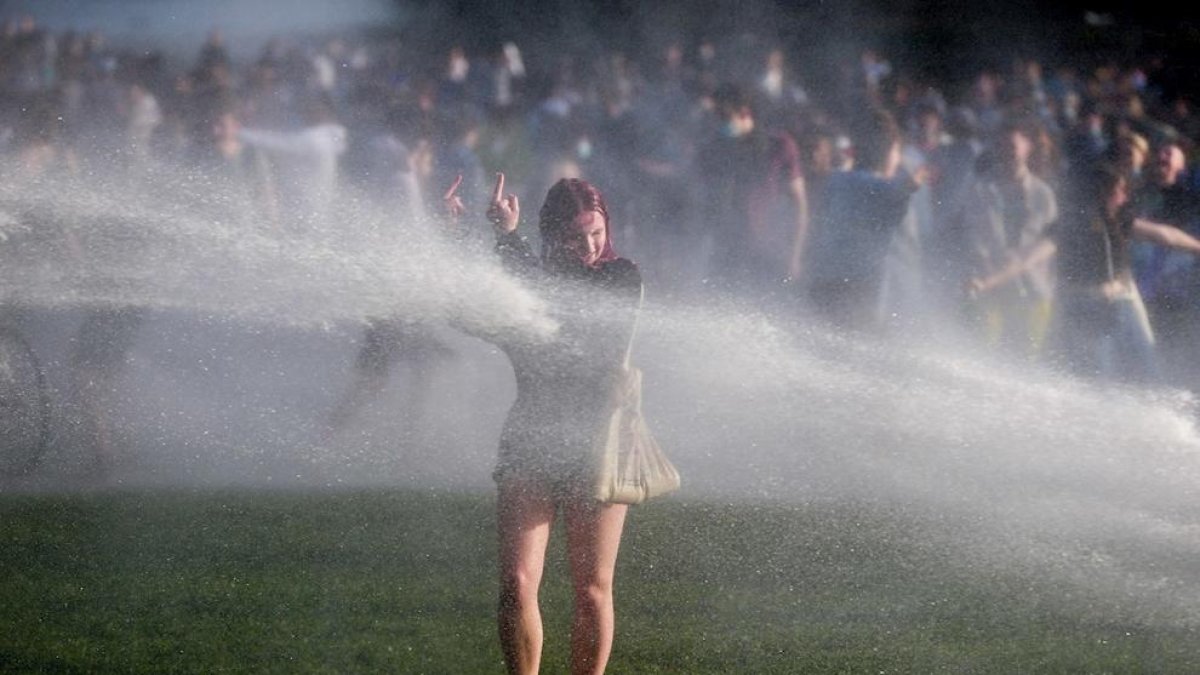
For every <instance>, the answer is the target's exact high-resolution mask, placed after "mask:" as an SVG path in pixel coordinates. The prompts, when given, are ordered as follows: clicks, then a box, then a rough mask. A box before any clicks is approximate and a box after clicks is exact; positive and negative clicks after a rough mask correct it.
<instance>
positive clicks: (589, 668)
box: [563, 499, 629, 675]
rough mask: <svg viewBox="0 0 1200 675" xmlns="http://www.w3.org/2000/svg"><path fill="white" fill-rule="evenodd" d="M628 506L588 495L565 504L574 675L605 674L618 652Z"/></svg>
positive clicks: (572, 670)
mask: <svg viewBox="0 0 1200 675" xmlns="http://www.w3.org/2000/svg"><path fill="white" fill-rule="evenodd" d="M628 508H629V507H627V506H625V505H624V504H603V503H600V502H595V501H591V500H586V499H580V500H570V501H567V502H566V503H564V505H563V515H564V516H565V519H566V526H567V556H568V559H569V560H570V563H571V580H572V586H573V588H574V590H575V616H574V619H573V620H572V622H571V672H572V673H573V674H574V675H582V674H583V673H603V672H604V668H605V666H606V665H607V664H608V656H609V654H610V653H611V652H612V643H613V631H614V614H613V572H614V570H615V568H616V565H617V548H618V547H619V546H620V543H621V530H622V529H623V528H624V526H625V512H626V511H627V510H628Z"/></svg>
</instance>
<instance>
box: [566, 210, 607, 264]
mask: <svg viewBox="0 0 1200 675" xmlns="http://www.w3.org/2000/svg"><path fill="white" fill-rule="evenodd" d="M607 243H608V227H607V223H606V222H605V220H604V214H602V213H600V212H599V211H584V212H583V213H580V214H579V215H577V216H575V220H573V221H571V224H570V225H568V226H567V227H566V228H565V230H564V231H563V234H562V239H561V240H560V241H559V245H560V246H561V248H562V252H563V253H564V254H565V255H566V256H567V257H569V258H571V259H572V260H577V261H578V262H580V263H582V264H583V265H585V266H587V267H595V266H596V263H598V262H599V261H600V254H601V252H603V251H604V247H605V244H607Z"/></svg>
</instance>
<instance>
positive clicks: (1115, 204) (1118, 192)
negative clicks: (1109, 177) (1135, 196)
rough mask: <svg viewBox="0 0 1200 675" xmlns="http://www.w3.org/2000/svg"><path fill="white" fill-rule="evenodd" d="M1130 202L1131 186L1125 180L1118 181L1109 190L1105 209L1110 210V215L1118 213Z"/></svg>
mask: <svg viewBox="0 0 1200 675" xmlns="http://www.w3.org/2000/svg"><path fill="white" fill-rule="evenodd" d="M1128 202H1129V184H1128V183H1126V182H1125V179H1124V178H1121V179H1119V180H1117V182H1116V183H1114V184H1113V186H1112V189H1111V190H1109V193H1108V199H1107V200H1105V204H1104V206H1105V208H1106V209H1108V213H1109V214H1110V215H1112V214H1115V213H1117V212H1118V211H1120V210H1121V208H1122V207H1124V206H1125V204H1127V203H1128Z"/></svg>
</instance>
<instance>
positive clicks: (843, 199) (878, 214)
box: [805, 108, 923, 330]
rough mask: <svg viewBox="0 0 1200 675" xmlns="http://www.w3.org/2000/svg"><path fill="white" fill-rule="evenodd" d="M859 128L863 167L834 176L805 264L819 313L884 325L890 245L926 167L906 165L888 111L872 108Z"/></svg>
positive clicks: (864, 325)
mask: <svg viewBox="0 0 1200 675" xmlns="http://www.w3.org/2000/svg"><path fill="white" fill-rule="evenodd" d="M854 127H855V128H854V129H852V130H851V133H852V135H853V138H854V143H855V145H854V151H855V152H854V158H855V168H854V170H852V171H844V172H838V173H834V174H832V175H830V176H829V179H828V181H827V183H826V186H825V194H824V197H823V199H824V208H823V216H822V218H821V220H820V222H815V223H813V228H812V229H813V231H812V237H811V241H810V245H809V248H808V252H807V261H806V263H805V268H806V272H807V274H808V278H807V281H808V288H809V292H808V297H809V300H810V301H811V304H812V306H813V308H814V309H815V310H816V311H817V312H818V314H820V315H821V316H822V317H823V318H825V319H826V320H828V321H830V322H831V323H833V324H835V325H837V326H841V327H848V328H854V329H863V330H871V329H876V328H879V327H881V326H882V324H883V317H882V316H880V314H879V310H880V290H881V284H882V281H883V273H884V260H885V257H886V255H887V252H888V247H889V244H890V243H891V242H892V241H893V237H894V236H895V234H896V232H897V230H898V229H899V228H900V225H901V223H902V222H903V220H904V217H905V215H906V214H907V213H908V209H909V202H910V200H911V198H912V195H913V193H914V192H915V191H916V190H917V189H918V188H919V187H920V186H921V183H922V181H923V173H917V174H909V173H908V172H906V171H901V155H900V147H901V138H900V130H899V128H898V126H897V125H896V121H895V119H894V118H893V117H892V115H891V114H890V113H888V112H887V111H886V110H883V109H880V108H875V109H873V110H871V111H870V112H869V113H867V114H866V115H865V116H864V117H863V119H862V120H860V121H858V122H856V123H855V124H854Z"/></svg>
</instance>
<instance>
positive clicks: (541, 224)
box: [538, 178, 617, 262]
mask: <svg viewBox="0 0 1200 675" xmlns="http://www.w3.org/2000/svg"><path fill="white" fill-rule="evenodd" d="M588 211H596V212H598V213H599V214H600V215H602V216H604V233H605V235H606V236H605V240H606V241H605V243H604V250H602V251H601V252H600V257H599V259H598V261H599V262H609V261H611V260H616V258H617V254H616V253H615V252H614V251H613V247H612V224H611V223H610V222H609V217H608V205H607V204H605V203H604V195H602V194H601V193H600V190H598V189H597V188H596V186H594V185H592V184H591V183H589V182H587V181H585V180H580V179H578V178H563V179H562V180H560V181H558V182H557V183H555V184H554V186H553V187H551V188H550V191H549V192H547V193H546V201H545V202H543V203H542V210H541V211H539V212H538V230H539V232H541V235H542V259H543V260H545V259H546V258H547V257H548V256H549V255H550V253H551V252H552V251H553V249H554V247H556V246H557V245H558V242H559V241H561V240H562V236H563V233H564V232H565V230H566V229H567V228H568V227H570V225H571V224H572V223H573V222H575V218H576V217H577V216H578V215H579V214H581V213H586V212H588Z"/></svg>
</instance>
